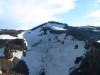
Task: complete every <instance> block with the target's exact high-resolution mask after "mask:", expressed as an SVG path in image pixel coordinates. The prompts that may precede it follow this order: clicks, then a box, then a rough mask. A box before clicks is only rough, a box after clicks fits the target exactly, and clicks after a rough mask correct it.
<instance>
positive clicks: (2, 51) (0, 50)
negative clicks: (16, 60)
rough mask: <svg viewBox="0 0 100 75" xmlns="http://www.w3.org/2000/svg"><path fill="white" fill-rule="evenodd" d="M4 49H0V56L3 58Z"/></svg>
mask: <svg viewBox="0 0 100 75" xmlns="http://www.w3.org/2000/svg"><path fill="white" fill-rule="evenodd" d="M3 53H4V48H0V56H4V54H3Z"/></svg>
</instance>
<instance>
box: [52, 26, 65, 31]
mask: <svg viewBox="0 0 100 75" xmlns="http://www.w3.org/2000/svg"><path fill="white" fill-rule="evenodd" d="M51 29H53V30H62V31H66V30H67V29H64V28H61V27H56V26H53V27H52V28H51Z"/></svg>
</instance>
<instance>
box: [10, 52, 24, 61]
mask: <svg viewBox="0 0 100 75" xmlns="http://www.w3.org/2000/svg"><path fill="white" fill-rule="evenodd" d="M12 55H13V57H12V58H11V59H9V60H10V61H13V58H14V57H17V58H18V59H21V58H22V56H23V51H19V50H16V52H12Z"/></svg>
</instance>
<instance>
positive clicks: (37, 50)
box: [22, 23, 86, 75]
mask: <svg viewBox="0 0 100 75" xmlns="http://www.w3.org/2000/svg"><path fill="white" fill-rule="evenodd" d="M45 29H46V30H45ZM52 30H53V31H57V32H60V31H62V30H63V31H66V32H67V29H64V25H63V24H61V25H57V24H50V23H47V24H45V25H43V26H42V27H39V28H36V29H34V30H28V31H26V33H25V34H24V39H25V40H26V41H27V47H28V49H27V51H26V56H25V57H22V59H23V60H24V61H25V62H26V64H27V66H28V68H29V75H39V74H41V73H43V72H44V73H45V75H69V74H70V73H71V71H73V70H75V69H76V68H78V67H79V66H80V63H81V61H80V62H79V63H78V64H75V60H76V58H77V57H82V58H84V54H85V53H86V49H85V48H84V46H85V42H84V41H79V40H77V39H74V38H73V37H72V36H66V33H65V32H62V33H60V34H56V33H54V34H53V33H51V31H52ZM45 33H46V34H45Z"/></svg>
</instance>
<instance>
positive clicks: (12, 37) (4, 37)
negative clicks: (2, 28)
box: [0, 32, 25, 39]
mask: <svg viewBox="0 0 100 75" xmlns="http://www.w3.org/2000/svg"><path fill="white" fill-rule="evenodd" d="M24 33H25V32H22V33H21V34H18V37H14V36H11V35H8V34H2V35H0V39H22V38H23V34H24Z"/></svg>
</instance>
